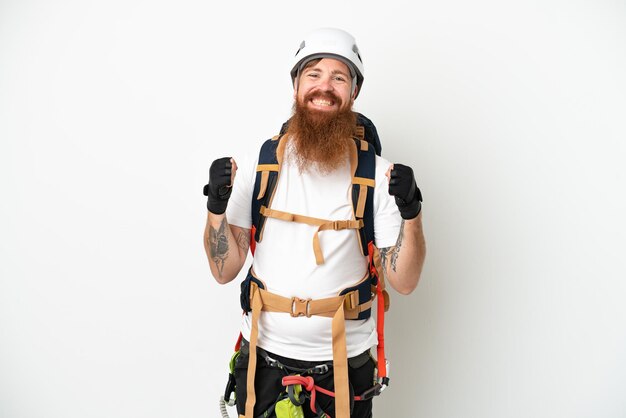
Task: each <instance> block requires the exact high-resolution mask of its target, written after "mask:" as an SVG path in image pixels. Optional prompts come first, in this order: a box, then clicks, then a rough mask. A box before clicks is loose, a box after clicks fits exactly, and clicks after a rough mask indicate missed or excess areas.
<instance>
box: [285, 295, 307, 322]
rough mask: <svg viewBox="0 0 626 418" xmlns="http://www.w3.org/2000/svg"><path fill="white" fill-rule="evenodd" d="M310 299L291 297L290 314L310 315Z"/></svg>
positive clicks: (297, 315) (293, 315) (296, 315)
mask: <svg viewBox="0 0 626 418" xmlns="http://www.w3.org/2000/svg"><path fill="white" fill-rule="evenodd" d="M310 303H311V299H300V298H297V297H293V298H291V312H289V313H290V314H291V316H292V317H294V318H297V317H299V316H306V317H307V318H310V317H311V314H310Z"/></svg>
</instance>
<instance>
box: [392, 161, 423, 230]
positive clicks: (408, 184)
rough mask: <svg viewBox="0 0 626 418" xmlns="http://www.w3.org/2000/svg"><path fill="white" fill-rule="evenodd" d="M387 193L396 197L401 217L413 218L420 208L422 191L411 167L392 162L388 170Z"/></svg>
mask: <svg viewBox="0 0 626 418" xmlns="http://www.w3.org/2000/svg"><path fill="white" fill-rule="evenodd" d="M389 194H390V195H392V196H394V197H395V198H396V205H398V209H400V216H402V219H413V218H415V217H416V216H417V215H419V213H420V210H421V209H422V192H421V191H420V189H419V187H417V183H416V182H415V176H414V175H413V170H412V169H411V167H408V166H406V165H402V164H394V165H393V168H392V169H391V171H390V172H389Z"/></svg>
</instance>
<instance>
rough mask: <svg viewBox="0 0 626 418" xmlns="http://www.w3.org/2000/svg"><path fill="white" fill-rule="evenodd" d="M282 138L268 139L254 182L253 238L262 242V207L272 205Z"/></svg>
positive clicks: (263, 147) (263, 221) (264, 144)
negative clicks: (278, 152)
mask: <svg viewBox="0 0 626 418" xmlns="http://www.w3.org/2000/svg"><path fill="white" fill-rule="evenodd" d="M280 138H281V137H280V136H275V137H274V138H272V139H268V140H267V141H265V142H264V143H263V145H262V146H261V150H260V151H259V161H258V164H257V168H256V178H255V180H254V194H253V196H252V238H253V239H254V241H255V242H260V241H261V239H262V237H263V226H264V225H265V219H266V218H265V216H263V215H262V214H261V207H267V208H269V207H270V206H271V203H272V198H273V196H274V191H275V190H276V183H277V182H278V174H279V173H280V160H281V159H282V154H281V155H280V158H279V157H278V156H277V149H278V145H279V144H280V143H281V141H280Z"/></svg>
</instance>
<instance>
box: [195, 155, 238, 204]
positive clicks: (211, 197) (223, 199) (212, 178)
mask: <svg viewBox="0 0 626 418" xmlns="http://www.w3.org/2000/svg"><path fill="white" fill-rule="evenodd" d="M236 170H237V165H236V164H235V162H234V161H233V159H232V158H230V157H223V158H218V159H217V160H215V161H213V163H212V164H211V168H210V169H209V184H207V185H206V186H204V190H203V193H204V195H205V196H207V197H208V201H207V204H206V207H207V209H208V210H209V211H210V212H211V213H214V214H216V215H221V214H222V213H224V212H225V211H226V206H227V205H228V199H229V198H230V194H231V192H232V191H233V188H232V185H233V180H234V173H235V171H236Z"/></svg>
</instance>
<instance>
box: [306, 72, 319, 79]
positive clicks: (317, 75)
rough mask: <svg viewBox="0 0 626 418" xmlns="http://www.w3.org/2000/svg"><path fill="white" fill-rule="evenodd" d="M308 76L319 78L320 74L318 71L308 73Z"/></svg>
mask: <svg viewBox="0 0 626 418" xmlns="http://www.w3.org/2000/svg"><path fill="white" fill-rule="evenodd" d="M306 76H307V77H309V78H318V77H319V74H318V73H308V74H307V75H306Z"/></svg>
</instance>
